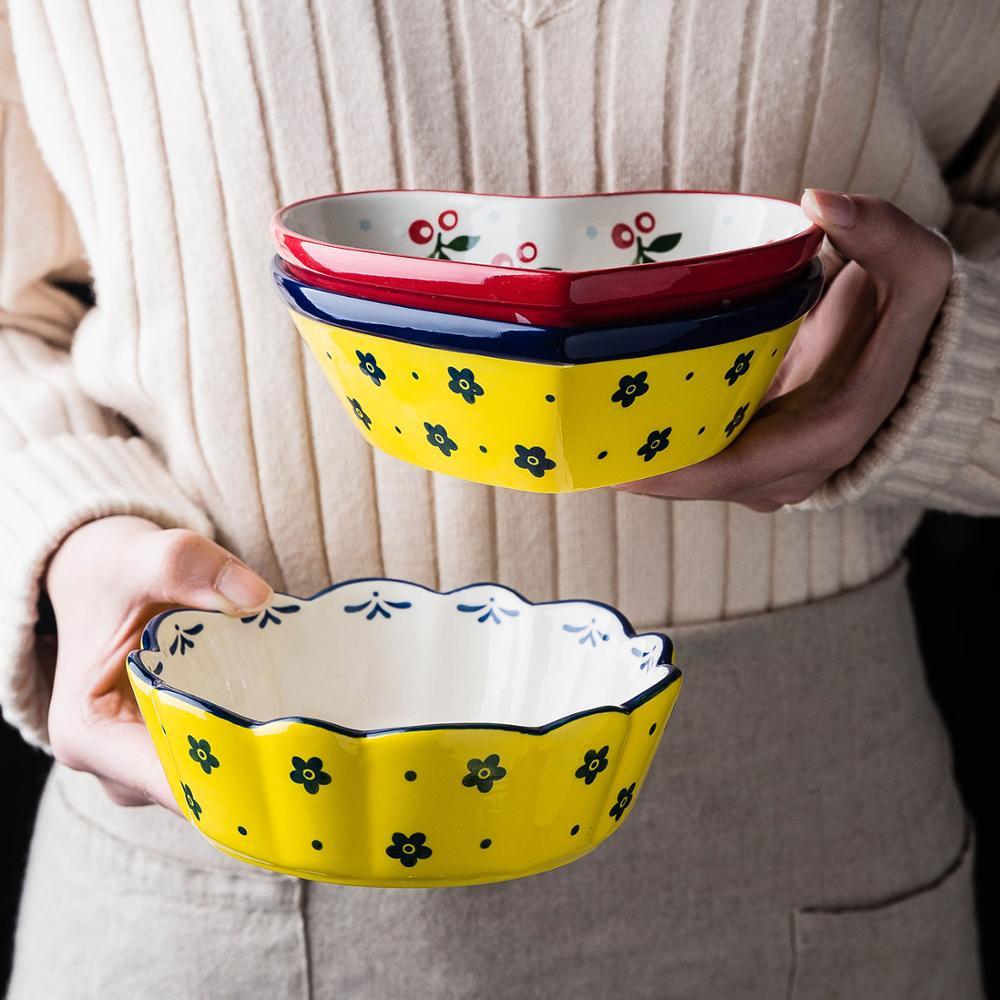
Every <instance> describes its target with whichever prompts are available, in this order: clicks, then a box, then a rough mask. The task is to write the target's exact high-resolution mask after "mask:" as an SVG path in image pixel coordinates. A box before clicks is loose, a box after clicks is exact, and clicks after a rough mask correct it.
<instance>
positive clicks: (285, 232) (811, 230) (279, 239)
mask: <svg viewBox="0 0 1000 1000" xmlns="http://www.w3.org/2000/svg"><path fill="white" fill-rule="evenodd" d="M399 192H406V193H407V194H456V195H473V196H474V197H477V198H518V199H521V200H524V201H529V200H530V201H541V200H548V199H552V198H595V197H596V198H617V197H623V196H627V195H637V194H647V195H651V194H710V195H716V196H718V197H723V198H764V199H767V200H768V201H780V202H782V203H784V204H785V205H798V204H799V203H798V202H796V201H792V200H791V199H790V198H779V197H778V196H777V195H772V194H754V193H752V192H746V191H712V190H707V189H701V188H654V189H651V190H638V191H598V192H593V193H590V194H538V195H533V194H496V193H487V192H483V191H453V190H449V189H447V188H367V189H364V190H360V191H341V192H338V193H336V194H326V195H318V196H314V197H312V198H301V199H300V200H299V201H293V202H290V203H289V204H287V205H284V206H282V207H281V208H279V209H278V210H277V211H276V212H275V213H274V215H273V216H272V218H271V228H272V232H273V233H274V238H275V242H276V243H277V245H278V248H279V251H280V250H281V249H282V248H285V247H288V244H287V243H286V241H287V240H288V239H291V240H294V241H296V242H306V243H311V244H314V245H315V246H323V247H329V248H330V249H331V250H344V251H349V252H351V253H360V254H364V255H366V256H367V255H373V256H378V257H390V258H394V257H395V258H403V259H406V260H426V259H427V258H424V257H417V256H411V255H410V254H400V253H390V252H388V251H386V250H368V249H366V248H364V247H353V246H347V245H346V244H343V243H329V242H327V241H326V240H319V239H315V238H314V237H311V236H303V235H302V234H301V233H296V232H294V231H293V230H291V229H289V228H288V227H287V226H286V225H285V224H284V222H283V221H282V219H283V216H284V215H285V213H286V212H289V211H291V210H292V209H293V208H298V207H299V206H300V205H306V204H308V203H310V202H314V201H329V200H331V199H334V198H347V197H353V196H354V195H359V194H397V193H399ZM822 239H823V230H822V229H820V227H819V226H817V225H816V223H815V222H811V223H810V224H809V225H808V226H806V228H805V229H803V230H802V231H801V232H798V233H795V234H794V235H793V236H786V237H785V238H784V239H781V240H774V241H773V242H772V243H760V244H757V245H756V246H752V247H743V248H741V249H739V250H723V251H720V252H719V253H711V254H701V255H700V256H697V257H677V258H675V259H674V260H660V261H654V262H653V263H651V264H616V265H614V266H613V267H595V268H586V269H583V270H576V271H575V270H572V269H569V268H567V269H566V270H563V271H545V270H540V269H536V268H531V267H507V266H505V265H502V264H480V263H477V262H475V261H464V260H463V261H439V260H432V261H430V263H432V264H435V265H442V264H443V265H448V266H449V267H450V266H451V265H454V264H458V265H460V266H461V267H463V268H482V269H484V270H486V271H505V272H509V273H512V274H540V275H544V276H545V277H546V278H549V277H558V276H565V277H567V278H581V277H585V276H588V275H594V274H609V273H613V272H617V271H634V270H635V269H636V268H642V269H644V270H654V269H657V270H659V269H665V268H669V267H676V266H678V265H681V266H686V267H689V266H692V265H695V264H700V263H703V262H706V261H714V260H719V259H723V258H724V259H732V258H739V257H744V256H747V255H750V254H755V253H759V252H760V251H761V250H763V249H765V248H768V249H775V250H777V249H779V248H781V247H785V246H788V245H790V244H793V243H796V242H798V241H805V242H811V241H812V240H815V241H816V243H817V245H818V244H819V242H820V241H822ZM288 249H289V250H290V249H291V248H290V247H288ZM282 256H284V254H282ZM290 263H293V264H296V263H297V264H298V265H299V266H300V267H305V268H307V269H310V270H317V262H313V263H310V262H308V261H303V260H302V259H301V258H298V257H294V258H293V259H292V260H291V261H290ZM319 273H328V272H325V271H320V272H319Z"/></svg>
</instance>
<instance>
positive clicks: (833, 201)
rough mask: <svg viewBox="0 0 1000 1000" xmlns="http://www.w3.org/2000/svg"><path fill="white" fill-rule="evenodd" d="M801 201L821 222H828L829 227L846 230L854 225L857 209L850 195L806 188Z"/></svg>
mask: <svg viewBox="0 0 1000 1000" xmlns="http://www.w3.org/2000/svg"><path fill="white" fill-rule="evenodd" d="M803 201H806V202H808V204H809V207H810V208H812V210H813V212H815V213H816V215H818V216H819V217H820V220H821V221H823V222H828V223H829V224H830V225H831V226H840V227H841V228H842V229H847V228H849V227H850V226H853V225H854V220H855V218H856V217H857V209H856V208H855V207H854V201H853V200H852V199H851V197H850V195H846V194H841V193H840V192H839V191H823V190H821V189H819V188H806V190H805V194H804V195H803Z"/></svg>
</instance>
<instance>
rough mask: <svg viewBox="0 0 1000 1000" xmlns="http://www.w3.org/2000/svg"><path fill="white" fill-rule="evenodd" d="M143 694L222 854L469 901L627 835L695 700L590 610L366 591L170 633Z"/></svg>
mask: <svg viewBox="0 0 1000 1000" xmlns="http://www.w3.org/2000/svg"><path fill="white" fill-rule="evenodd" d="M143 647H144V648H143V650H142V651H140V652H137V653H134V654H132V655H131V656H130V658H129V679H130V681H131V683H132V687H133V690H134V691H135V694H136V697H137V699H138V702H139V706H140V709H141V710H142V713H143V716H144V718H145V720H146V723H147V725H148V728H149V731H150V733H151V735H152V737H153V741H154V744H155V745H156V748H157V751H158V753H159V755H160V758H161V760H162V762H163V765H164V768H165V770H166V772H167V775H168V777H169V778H170V779H171V784H172V786H173V788H174V792H175V795H176V796H177V801H178V804H179V805H180V807H181V808H182V810H183V811H184V813H185V814H186V815H187V816H188V817H189V819H190V820H191V822H192V823H194V824H195V826H196V827H197V828H198V829H199V830H200V831H201V832H202V833H203V834H204V835H205V836H206V837H207V838H208V839H209V840H211V841H212V842H213V843H214V844H215V845H216V846H217V847H219V848H220V849H222V850H224V851H226V852H227V853H230V854H232V855H234V856H236V857H239V858H241V859H243V860H245V861H249V862H251V863H254V864H258V865H261V866H263V867H267V868H272V869H274V870H277V871H282V872H287V873H289V874H295V875H298V876H301V877H306V878H315V879H322V880H328V881H336V882H343V883H348V884H357V885H380V886H430V885H449V884H452V885H462V884H474V883H478V882H489V881H499V880H503V879H509V878H517V877H520V876H523V875H528V874H532V873H533V872H538V871H544V870H546V869H548V868H552V867H556V866H557V865H561V864H565V863H567V862H569V861H572V860H574V859H575V858H577V857H580V856H581V855H583V854H585V853H587V852H588V851H589V850H591V849H593V848H594V847H595V846H596V845H597V844H598V843H600V842H601V841H602V840H603V839H604V838H605V837H607V836H608V835H610V834H611V833H612V832H614V830H615V829H617V828H618V825H619V824H620V822H621V820H622V819H623V818H624V817H625V816H626V815H627V814H628V812H629V811H630V809H631V808H633V802H634V799H635V797H636V795H637V794H638V791H639V789H640V788H641V785H642V781H643V779H644V777H645V774H646V771H647V770H648V767H649V764H650V762H651V760H652V757H653V754H654V753H655V750H656V747H657V745H658V743H659V739H660V737H661V735H662V733H663V730H664V728H665V725H666V722H667V719H668V717H669V714H670V711H671V709H672V707H673V704H674V701H675V700H676V697H677V694H678V692H679V689H680V673H679V671H678V670H677V669H676V668H674V667H673V666H672V665H671V658H672V647H671V644H670V642H669V640H668V639H667V638H666V637H664V636H660V635H654V634H649V635H641V636H636V635H634V633H633V632H632V630H631V627H630V626H629V625H628V623H627V622H626V621H625V620H624V619H623V618H621V616H620V615H619V614H618V613H617V612H615V611H614V610H613V609H611V608H608V607H606V606H605V605H601V604H596V603H592V602H587V601H567V602H557V603H553V604H545V605H532V604H530V603H529V602H527V601H525V600H524V599H523V598H521V597H520V596H519V595H517V594H516V593H514V592H513V591H510V590H508V589H507V588H504V587H500V586H497V585H493V584H477V585H474V586H471V587H467V588H462V589H461V590H459V591H455V592H452V593H448V594H439V593H437V592H434V591H429V590H426V589H425V588H423V587H419V586H417V585H415V584H409V583H406V582H403V581H397V580H384V579H374V580H359V581H352V582H351V583H348V584H343V585H339V586H337V587H334V588H331V589H330V590H329V591H327V592H324V593H323V594H321V595H318V596H317V597H316V598H314V599H312V600H302V599H299V598H295V597H288V596H283V595H277V596H276V597H275V601H274V604H273V605H272V607H270V608H269V609H267V610H266V611H265V612H262V613H260V614H258V615H253V616H248V617H247V618H245V619H242V620H239V619H229V618H225V617H224V616H221V615H217V614H212V613H210V612H200V611H186V610H182V611H177V612H169V613H167V614H166V615H163V616H160V617H159V618H158V619H155V620H154V621H153V622H152V623H151V624H150V626H149V628H147V630H146V632H145V633H144V636H143Z"/></svg>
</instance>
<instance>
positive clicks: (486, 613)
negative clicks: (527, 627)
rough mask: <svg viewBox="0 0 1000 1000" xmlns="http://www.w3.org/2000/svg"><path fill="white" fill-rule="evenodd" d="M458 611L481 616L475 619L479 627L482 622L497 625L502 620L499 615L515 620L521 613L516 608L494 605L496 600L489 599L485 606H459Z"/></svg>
mask: <svg viewBox="0 0 1000 1000" xmlns="http://www.w3.org/2000/svg"><path fill="white" fill-rule="evenodd" d="M458 610H459V611H463V612H465V614H470V615H472V614H479V612H482V614H480V615H479V617H478V618H477V619H476V621H477V622H479V623H480V625H481V624H482V623H483V622H496V624H497V625H499V624H500V623H501V621H502V620H503V619H502V618H501V617H500V615H505V616H506V617H507V618H516V617H517V616H518V615H519V614H520V613H521V612H520V611H518V610H517V608H502V607H500V606H499V605H498V604H497V603H496V598H494V597H491V598H490V599H489V601H488V602H487V603H486V604H459V605H458Z"/></svg>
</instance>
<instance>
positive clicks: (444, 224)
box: [438, 208, 458, 229]
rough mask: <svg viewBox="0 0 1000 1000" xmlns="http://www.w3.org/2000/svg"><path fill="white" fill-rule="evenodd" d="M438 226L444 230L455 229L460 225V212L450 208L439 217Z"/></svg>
mask: <svg viewBox="0 0 1000 1000" xmlns="http://www.w3.org/2000/svg"><path fill="white" fill-rule="evenodd" d="M438 225H439V226H440V227H441V228H442V229H454V228H455V226H457V225H458V212H454V211H452V210H451V209H450V208H449V209H448V210H447V211H445V212H442V213H441V214H440V215H439V216H438Z"/></svg>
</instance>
